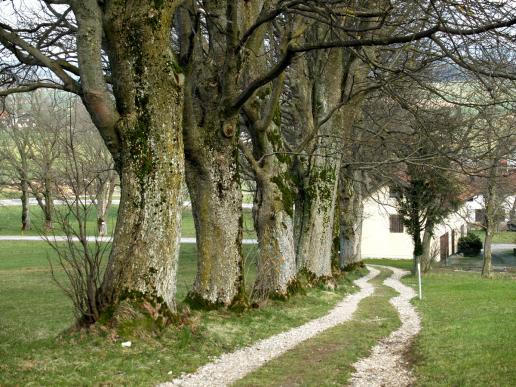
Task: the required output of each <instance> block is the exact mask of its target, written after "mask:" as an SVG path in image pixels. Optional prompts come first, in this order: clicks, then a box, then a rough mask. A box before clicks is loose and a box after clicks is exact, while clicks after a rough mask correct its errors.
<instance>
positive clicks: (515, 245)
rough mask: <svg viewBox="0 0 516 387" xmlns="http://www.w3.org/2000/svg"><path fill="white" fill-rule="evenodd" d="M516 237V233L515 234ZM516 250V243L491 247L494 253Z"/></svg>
mask: <svg viewBox="0 0 516 387" xmlns="http://www.w3.org/2000/svg"><path fill="white" fill-rule="evenodd" d="M514 236H515V237H516V232H515V233H514ZM512 249H516V243H493V244H492V245H491V250H492V251H500V250H512Z"/></svg>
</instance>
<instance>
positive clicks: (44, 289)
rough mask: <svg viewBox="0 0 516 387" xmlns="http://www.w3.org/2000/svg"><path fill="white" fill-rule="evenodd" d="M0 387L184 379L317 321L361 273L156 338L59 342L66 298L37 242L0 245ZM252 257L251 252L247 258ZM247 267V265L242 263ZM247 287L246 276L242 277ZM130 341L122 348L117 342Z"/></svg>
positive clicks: (182, 268) (194, 321) (185, 281)
mask: <svg viewBox="0 0 516 387" xmlns="http://www.w3.org/2000/svg"><path fill="white" fill-rule="evenodd" d="M0 246H1V248H0V294H1V295H2V296H1V297H0V311H1V313H0V359H2V362H1V364H0V385H2V386H4V385H5V386H11V385H52V386H59V385H100V384H102V385H112V384H113V385H155V384H156V383H158V382H160V381H166V380H170V379H172V378H173V377H175V376H178V375H179V374H180V373H181V372H191V371H194V370H195V369H196V368H197V367H199V366H200V365H202V364H205V363H207V362H209V361H210V359H211V358H212V357H214V356H218V355H220V354H222V353H224V352H227V351H231V350H233V349H235V348H237V347H240V346H244V345H249V344H251V343H253V342H255V341H256V340H259V339H262V338H266V337H269V336H271V335H273V334H277V333H279V332H282V331H284V330H286V329H289V328H292V327H294V326H298V325H301V324H303V323H305V322H307V321H309V320H311V319H313V318H317V317H319V316H321V315H323V314H325V313H326V312H327V311H328V310H330V309H331V308H332V307H333V306H334V305H335V304H336V303H337V302H338V301H340V300H341V299H342V297H344V295H345V294H347V293H349V292H352V291H354V290H355V289H354V287H353V286H352V283H351V281H352V280H353V279H356V278H358V277H359V276H360V275H362V274H363V272H362V273H358V272H355V273H351V274H349V275H347V276H345V277H343V278H341V279H340V280H339V283H338V288H337V290H335V291H327V290H324V289H322V288H311V289H308V290H307V292H306V295H301V294H299V295H296V296H293V297H292V298H291V299H290V300H289V301H287V302H283V301H271V302H270V303H268V304H267V305H266V306H264V307H263V308H260V309H252V310H248V311H244V312H233V311H223V310H214V311H208V312H204V311H193V312H191V313H190V315H189V317H188V320H187V321H186V322H185V323H184V324H183V325H181V326H174V327H169V328H167V329H165V330H163V331H162V332H160V333H159V334H154V335H150V334H144V332H141V331H138V330H134V331H131V330H128V331H127V332H126V333H125V335H123V336H120V337H113V336H112V335H111V332H102V331H100V330H99V332H98V333H97V334H96V335H91V334H87V333H84V332H83V333H76V334H73V335H71V336H69V335H60V333H61V332H62V331H63V330H64V329H66V328H67V327H68V326H70V324H71V323H72V311H71V306H70V302H69V301H68V299H67V298H66V297H65V296H64V295H63V294H62V293H61V292H60V291H59V290H58V289H57V288H56V286H55V285H54V283H53V282H52V280H51V279H50V275H49V272H48V263H47V261H46V255H47V253H48V254H49V256H50V259H52V252H51V250H50V249H49V248H48V247H47V246H46V244H45V243H40V242H33V243H23V242H2V243H1V244H0ZM249 256H250V257H252V252H249ZM250 260H251V258H250ZM195 267H196V252H195V246H192V245H183V246H182V251H181V257H180V261H179V273H178V298H181V297H184V296H185V294H186V290H187V289H188V288H189V287H190V285H191V283H192V282H193V278H194V275H195ZM249 272H250V278H249V282H251V281H252V270H249ZM126 340H131V341H132V346H131V347H130V348H122V347H121V342H122V341H126Z"/></svg>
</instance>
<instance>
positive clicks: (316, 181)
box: [297, 50, 364, 278]
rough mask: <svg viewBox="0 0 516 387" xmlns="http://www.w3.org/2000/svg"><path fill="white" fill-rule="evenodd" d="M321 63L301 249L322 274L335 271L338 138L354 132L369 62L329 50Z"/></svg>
mask: <svg viewBox="0 0 516 387" xmlns="http://www.w3.org/2000/svg"><path fill="white" fill-rule="evenodd" d="M321 56H322V55H321ZM317 63H319V65H320V66H318V67H316V69H317V71H321V70H320V69H319V67H321V65H322V63H324V66H322V67H323V68H324V71H323V72H322V73H320V74H318V73H316V82H315V84H314V85H315V87H314V90H315V92H314V99H315V101H316V103H315V106H318V109H316V110H315V111H314V112H313V115H314V122H315V123H316V125H317V126H318V131H317V134H318V137H317V138H316V139H315V141H314V146H313V151H312V154H311V156H310V158H309V162H308V174H307V177H305V178H304V179H303V187H302V189H301V191H302V198H303V205H302V209H301V210H302V212H303V216H302V220H301V227H302V228H301V230H300V232H299V236H300V239H299V246H298V248H297V252H298V262H301V263H302V265H303V266H304V268H306V270H307V271H308V272H310V273H311V274H313V275H314V276H315V277H316V278H321V277H330V276H331V275H332V271H331V252H332V245H333V229H334V227H333V222H334V220H335V207H336V202H337V192H338V191H337V188H338V183H339V172H340V165H341V154H342V141H339V140H338V139H339V137H340V138H342V137H346V134H348V133H350V132H351V128H352V126H353V124H354V123H355V120H356V118H357V116H358V114H359V113H360V111H361V102H362V97H361V96H356V95H355V94H356V93H357V91H358V90H360V87H363V84H362V85H361V82H363V76H364V74H363V73H364V66H363V64H362V63H361V62H360V61H359V60H357V59H356V58H354V57H353V56H346V57H345V58H344V57H343V52H342V51H341V50H330V51H329V52H327V53H325V56H324V57H322V58H319V62H317ZM357 85H360V86H359V87H358V88H357Z"/></svg>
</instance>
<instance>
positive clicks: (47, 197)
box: [43, 179, 54, 232]
mask: <svg viewBox="0 0 516 387" xmlns="http://www.w3.org/2000/svg"><path fill="white" fill-rule="evenodd" d="M51 184H52V183H51V181H50V179H45V181H44V191H43V197H44V206H43V214H44V216H45V224H44V230H45V232H48V231H51V230H52V229H53V227H54V226H53V224H52V221H53V213H54V198H53V195H52V191H51V188H50V185H51Z"/></svg>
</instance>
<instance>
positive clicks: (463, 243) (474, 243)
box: [458, 233, 482, 257]
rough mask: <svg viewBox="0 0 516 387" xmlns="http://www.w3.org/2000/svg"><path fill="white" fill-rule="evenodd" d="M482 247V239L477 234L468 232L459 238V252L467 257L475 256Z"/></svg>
mask: <svg viewBox="0 0 516 387" xmlns="http://www.w3.org/2000/svg"><path fill="white" fill-rule="evenodd" d="M481 249H482V241H481V240H480V238H479V237H478V236H477V235H475V234H473V233H468V235H466V236H463V237H460V238H459V243H458V250H459V253H462V254H464V255H465V256H467V257H474V256H476V255H478V254H479V253H480V250H481Z"/></svg>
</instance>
